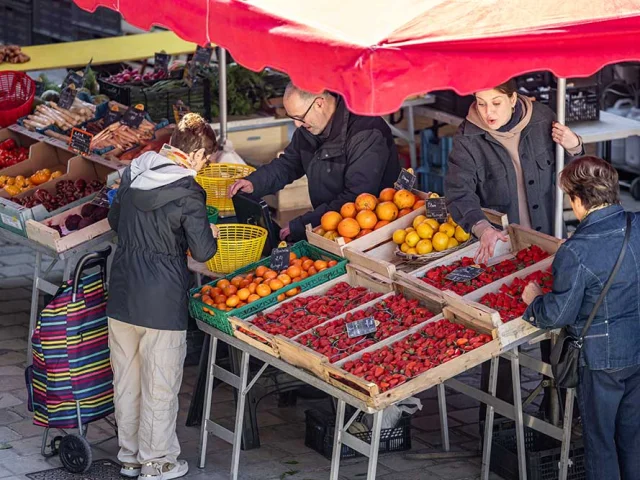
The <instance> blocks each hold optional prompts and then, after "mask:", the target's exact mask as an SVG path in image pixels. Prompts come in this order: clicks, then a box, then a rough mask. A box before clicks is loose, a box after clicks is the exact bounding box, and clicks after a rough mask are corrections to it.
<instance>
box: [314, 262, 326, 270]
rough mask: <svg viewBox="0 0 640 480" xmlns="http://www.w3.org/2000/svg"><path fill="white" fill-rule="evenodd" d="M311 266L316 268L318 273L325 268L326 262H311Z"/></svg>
mask: <svg viewBox="0 0 640 480" xmlns="http://www.w3.org/2000/svg"><path fill="white" fill-rule="evenodd" d="M313 266H314V267H316V270H318V271H320V269H322V268H327V262H326V261H325V260H316V261H315V262H313Z"/></svg>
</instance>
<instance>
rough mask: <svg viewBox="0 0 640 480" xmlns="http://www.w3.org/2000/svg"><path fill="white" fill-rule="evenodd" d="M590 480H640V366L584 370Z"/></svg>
mask: <svg viewBox="0 0 640 480" xmlns="http://www.w3.org/2000/svg"><path fill="white" fill-rule="evenodd" d="M578 403H579V405H580V411H581V413H582V431H583V440H584V446H585V463H586V465H585V466H586V471H587V476H586V478H587V480H605V479H606V480H618V479H621V480H638V479H640V366H634V367H627V368H622V369H613V370H589V369H588V368H585V367H583V368H581V369H580V385H579V386H578Z"/></svg>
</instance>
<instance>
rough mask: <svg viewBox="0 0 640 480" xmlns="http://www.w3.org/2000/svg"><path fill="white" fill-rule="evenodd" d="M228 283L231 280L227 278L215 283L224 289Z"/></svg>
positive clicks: (229, 283)
mask: <svg viewBox="0 0 640 480" xmlns="http://www.w3.org/2000/svg"><path fill="white" fill-rule="evenodd" d="M229 285H231V282H230V281H229V280H224V279H222V280H220V281H219V282H218V283H217V284H216V287H218V288H220V289H222V290H224V289H225V288H227V287H228V286H229Z"/></svg>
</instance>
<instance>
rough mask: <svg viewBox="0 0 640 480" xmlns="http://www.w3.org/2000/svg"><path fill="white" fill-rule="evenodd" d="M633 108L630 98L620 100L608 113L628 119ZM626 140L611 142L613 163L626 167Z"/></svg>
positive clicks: (608, 109)
mask: <svg viewBox="0 0 640 480" xmlns="http://www.w3.org/2000/svg"><path fill="white" fill-rule="evenodd" d="M632 107H633V101H632V100H631V99H628V98H623V99H620V100H618V101H617V102H616V103H615V104H614V105H613V107H611V108H607V110H606V112H607V113H613V114H614V115H619V116H620V117H626V116H627V115H628V114H629V112H630V111H631V108H632ZM625 151H626V140H625V139H624V138H622V139H619V140H612V141H611V163H614V164H616V163H617V164H618V165H624V164H625V163H626V157H625Z"/></svg>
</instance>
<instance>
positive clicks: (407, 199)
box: [393, 190, 416, 210]
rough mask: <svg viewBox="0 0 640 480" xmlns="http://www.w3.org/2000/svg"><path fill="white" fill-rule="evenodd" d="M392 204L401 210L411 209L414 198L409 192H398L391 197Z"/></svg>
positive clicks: (414, 201)
mask: <svg viewBox="0 0 640 480" xmlns="http://www.w3.org/2000/svg"><path fill="white" fill-rule="evenodd" d="M393 203H395V204H396V206H397V207H398V208H399V209H400V210H402V209H403V208H412V207H413V205H415V203H416V196H415V195H414V194H413V193H411V192H410V191H409V190H398V191H397V192H396V194H395V195H394V196H393Z"/></svg>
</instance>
